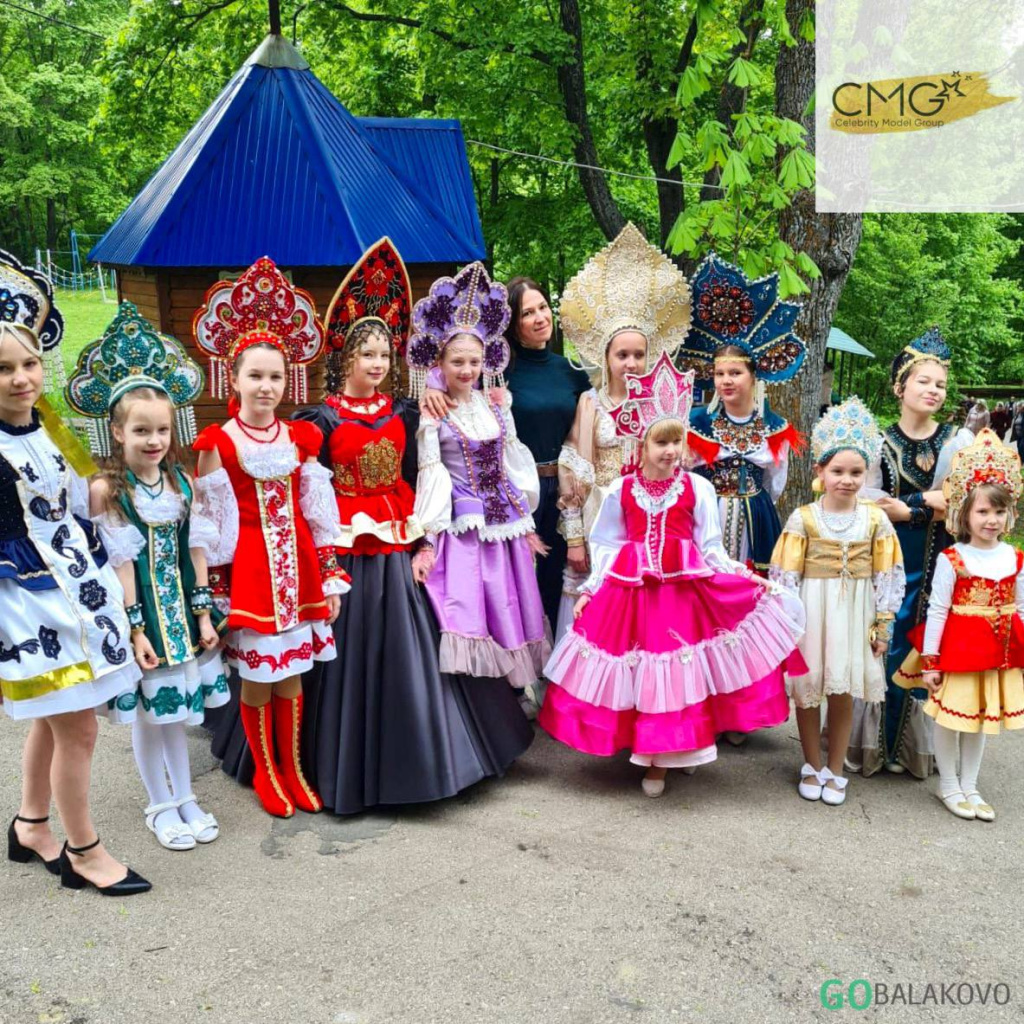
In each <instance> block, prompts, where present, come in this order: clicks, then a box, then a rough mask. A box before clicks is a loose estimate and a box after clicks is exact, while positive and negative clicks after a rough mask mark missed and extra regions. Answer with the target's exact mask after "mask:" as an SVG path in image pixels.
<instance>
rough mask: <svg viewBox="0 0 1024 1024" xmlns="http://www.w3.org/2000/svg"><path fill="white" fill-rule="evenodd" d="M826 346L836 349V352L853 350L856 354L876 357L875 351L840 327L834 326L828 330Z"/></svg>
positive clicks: (869, 357)
mask: <svg viewBox="0 0 1024 1024" xmlns="http://www.w3.org/2000/svg"><path fill="white" fill-rule="evenodd" d="M825 347H826V348H831V349H834V350H835V351H836V352H851V353H852V354H853V355H855V356H867V357H868V359H874V358H875V353H874V352H872V351H871V350H870V349H867V348H865V347H864V346H863V345H862V344H861V343H860V342H859V341H854V340H853V338H851V337H850V336H849V335H848V334H847V333H846V331H842V330H840V329H839V328H838V327H832V328H830V329H829V332H828V343H827V344H826V346H825Z"/></svg>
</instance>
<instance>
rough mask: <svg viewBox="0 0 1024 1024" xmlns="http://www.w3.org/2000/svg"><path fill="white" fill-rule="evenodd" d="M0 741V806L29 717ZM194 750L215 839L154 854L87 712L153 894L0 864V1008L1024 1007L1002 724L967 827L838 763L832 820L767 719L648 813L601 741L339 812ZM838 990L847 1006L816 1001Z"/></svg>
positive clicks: (706, 1010) (545, 1011)
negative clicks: (294, 805)
mask: <svg viewBox="0 0 1024 1024" xmlns="http://www.w3.org/2000/svg"><path fill="white" fill-rule="evenodd" d="M0 730H2V736H3V743H2V744H0V794H2V799H0V807H3V808H6V812H5V813H7V814H8V815H11V814H13V813H14V811H15V810H16V808H17V802H18V762H19V750H20V743H21V739H22V737H23V735H24V731H25V727H24V726H23V725H20V724H15V723H11V722H8V721H4V722H3V724H2V725H0ZM190 743H191V745H192V753H193V767H194V771H195V776H196V783H195V789H196V792H197V793H198V794H199V796H200V799H201V802H202V805H203V806H204V807H205V808H207V809H209V810H212V811H213V812H214V813H215V814H216V815H217V816H218V818H219V820H220V823H221V830H222V832H221V837H220V839H218V840H217V841H216V842H215V843H213V844H211V845H210V846H206V847H200V848H198V849H196V850H194V851H191V852H188V853H170V852H165V851H163V850H161V849H160V848H159V847H158V846H157V844H156V842H155V840H154V839H153V837H152V836H151V835H150V833H149V832H148V831H147V830H146V829H145V826H144V824H143V814H142V810H143V807H144V806H145V804H146V798H145V793H144V791H143V789H142V785H141V783H140V782H139V779H138V776H137V773H136V769H135V765H134V761H133V759H132V753H131V740H130V731H129V730H128V729H126V728H123V727H122V728H118V727H112V726H109V725H108V724H107V723H105V722H103V723H101V732H100V741H99V745H98V750H97V756H96V761H95V765H94V771H93V779H94V783H93V791H94V794H95V796H94V806H95V809H96V817H97V820H98V825H99V829H100V833H101V835H102V836H103V838H104V840H105V841H106V842H107V843H108V845H109V846H110V848H111V849H112V850H113V851H114V852H116V853H117V854H118V855H120V856H122V857H123V858H125V859H127V861H128V862H129V863H130V864H131V865H132V866H133V867H135V868H136V869H137V870H139V871H140V872H141V873H142V874H144V875H146V876H147V877H148V878H149V879H150V880H151V881H152V882H153V884H154V889H153V891H152V893H150V894H148V895H146V896H141V897H134V898H131V899H126V900H115V899H105V898H102V897H100V896H99V895H98V894H96V893H95V892H91V891H82V892H71V891H68V890H63V889H61V888H60V886H59V883H58V882H57V881H56V880H54V879H52V878H51V876H49V875H48V874H46V872H45V871H44V870H43V869H42V867H41V866H40V865H38V864H35V865H29V866H21V865H15V864H9V863H7V862H4V865H3V867H0V879H2V893H3V895H2V900H0V907H2V918H0V1021H2V1022H3V1024H23V1022H25V1024H122V1022H131V1024H136V1022H143V1021H145V1022H161V1024H162V1022H164V1021H167V1022H178V1024H190V1022H192V1021H197V1022H198V1021H201V1022H209V1024H236V1022H249V1021H253V1022H256V1021H259V1022H263V1021H270V1022H296V1024H307V1022H308V1024H379V1022H403V1024H405V1022H408V1024H433V1022H437V1024H441V1022H452V1024H476V1022H481V1024H483V1022H486V1024H526V1022H531V1024H533V1022H544V1024H549V1022H550V1024H562V1022H565V1024H597V1022H606V1021H607V1022H636V1024H646V1022H658V1024H661V1022H677V1021H678V1022H688V1021H693V1022H698V1021H707V1022H723V1024H726V1022H728V1024H733V1022H735V1021H746V1020H751V1021H765V1022H774V1021H786V1022H790V1021H798V1022H799V1021H842V1020H847V1021H848V1020H850V1019H854V1020H863V1019H865V1018H869V1015H871V1018H875V1019H880V1020H889V1021H898V1022H901V1024H902V1022H904V1021H914V1022H917V1021H921V1022H923V1021H933V1020H940V1021H945V1020H950V1021H953V1020H956V1021H971V1022H973V1021H989V1020H991V1021H1001V1020H1021V1019H1024V979H1022V978H1021V971H1020V965H1021V958H1020V952H1021V904H1022V899H1024V886H1022V884H1021V876H1022V865H1024V843H1022V837H1024V790H1022V788H1021V785H1020V779H1021V773H1020V771H1019V769H1018V764H1019V759H1020V756H1021V754H1022V752H1024V746H1022V743H1024V739H1022V737H1021V736H1019V735H1015V734H1013V733H1010V734H1003V735H1001V736H998V737H994V738H990V741H989V746H988V749H987V751H986V757H985V762H984V764H983V766H982V771H981V779H980V782H981V790H982V792H983V793H984V794H985V796H986V798H987V799H988V800H989V801H990V802H991V803H992V804H993V805H994V806H995V808H996V810H997V812H998V818H997V820H996V821H995V822H994V823H992V824H985V823H981V822H963V821H959V820H957V819H955V818H953V817H952V815H950V814H948V813H947V812H946V811H945V810H943V808H942V807H941V806H940V805H939V803H938V801H937V800H936V799H935V797H934V796H933V795H932V791H933V789H934V779H933V780H931V781H930V782H928V783H921V782H917V781H914V780H913V779H911V778H910V777H909V776H903V777H897V776H889V775H882V776H875V777H873V778H871V779H866V780H865V779H861V778H860V777H859V776H854V777H853V779H852V781H851V783H850V788H849V798H848V800H847V802H846V804H845V805H844V806H843V807H840V808H832V807H827V806H825V805H824V804H821V803H808V802H805V801H803V800H801V799H800V798H799V797H798V796H797V793H796V777H797V770H798V769H799V766H800V764H801V760H802V759H801V757H800V749H799V744H798V742H797V738H796V730H795V724H794V722H793V721H792V720H791V721H790V722H789V723H788V724H786V725H785V726H782V727H780V728H778V729H774V730H770V731H766V732H763V733H759V734H757V735H756V736H754V737H753V738H752V739H751V740H750V741H749V742H748V744H747V745H746V746H744V747H742V748H740V749H733V748H731V747H728V746H727V745H725V744H723V749H722V751H721V753H720V756H719V759H718V761H717V762H716V763H714V764H713V765H709V766H707V767H704V768H700V769H699V770H698V771H697V774H696V775H694V776H692V777H687V776H684V775H682V774H681V773H678V772H672V773H670V775H669V782H668V788H667V791H666V793H665V795H664V796H663V797H662V798H661V799H657V800H651V799H648V798H646V797H644V796H643V795H642V794H641V792H640V788H639V780H640V774H641V770H640V769H638V768H636V767H635V766H632V765H630V764H629V763H628V761H627V760H626V758H625V757H622V758H617V759H614V760H598V759H594V758H587V757H584V756H583V755H579V754H576V753H574V752H573V751H570V750H568V749H566V748H563V747H561V746H559V745H558V744H556V743H555V742H554V741H552V740H550V739H549V738H548V737H546V736H545V735H544V734H543V733H538V736H537V739H536V741H535V743H534V745H533V747H532V748H531V749H530V750H529V751H528V752H527V754H526V755H525V756H524V757H523V758H522V759H521V761H520V762H519V763H518V764H516V765H515V766H514V767H513V768H512V770H511V771H510V772H509V774H508V775H507V776H506V777H505V778H504V779H501V780H491V781H487V782H484V783H481V784H480V785H478V786H476V787H474V788H473V789H472V790H470V791H468V792H466V793H464V794H462V795H460V796H459V797H456V798H455V799H452V800H450V801H448V802H446V803H442V804H431V805H424V806H419V807H408V808H395V809H391V810H389V811H388V812H385V813H378V814H365V815H361V816H359V817H355V818H348V819H341V818H336V817H333V816H330V815H326V814H321V815H313V816H310V815H304V814H301V813H300V814H297V815H296V817H295V818H293V819H290V820H287V821H281V820H275V819H272V818H269V817H268V816H266V815H265V814H264V813H263V812H262V810H261V809H260V808H259V806H258V804H257V802H256V798H255V796H254V795H253V793H252V792H251V791H250V790H246V789H242V788H241V787H239V786H238V785H237V784H236V783H235V782H234V781H233V780H231V779H229V778H228V777H227V776H225V775H223V774H222V773H221V772H220V770H219V768H218V767H217V765H216V763H215V762H214V761H213V759H212V758H211V756H210V754H209V751H208V743H207V740H206V734H205V733H204V732H203V730H201V729H194V730H191V731H190ZM5 823H6V819H5ZM833 979H834V980H833ZM830 981H832V983H831V984H828V983H829V982H830ZM854 982H858V984H855V985H853V987H852V989H851V988H850V986H851V983H854ZM865 983H867V984H868V985H870V986H871V992H870V996H869V995H868V989H867V987H866V986H865ZM929 984H931V985H932V986H933V988H932V989H931V990H929V989H928V988H926V986H928V985H929ZM997 985H1002V986H1004V987H1002V988H998V989H997V988H996V987H995V986H997ZM943 986H945V987H944V988H943ZM957 986H959V987H957ZM986 986H987V987H986ZM929 991H930V992H931V995H930V996H929ZM837 992H838V993H839V996H841V997H842V998H843V1000H844V1002H845V1003H846V1004H847V1005H843V1006H840V1007H837V1008H835V1009H832V1008H828V1007H826V1006H825V1005H823V1002H831V1003H835V1001H836V999H837V996H836V994H835V993H837ZM851 996H852V999H853V1002H854V1003H856V1004H858V1005H866V1001H867V1000H870V1003H869V1004H868V1005H867V1012H864V1011H862V1010H858V1009H856V1008H851V1007H850V1006H849V1005H848V1002H849V999H850V997H851ZM968 997H969V998H970V1002H969V1003H968V1002H967V999H968ZM982 999H984V1000H985V1003H984V1005H982V1002H981V1001H982ZM882 1000H885V1001H884V1002H883V1001H882ZM922 1000H923V1003H922ZM943 1000H944V1001H945V1002H944V1003H943ZM951 1000H953V1001H954V1002H953V1003H951ZM954 1003H955V1005H954ZM875 1015H877V1017H875ZM871 1018H869V1019H871Z"/></svg>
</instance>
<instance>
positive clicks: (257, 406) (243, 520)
mask: <svg viewBox="0 0 1024 1024" xmlns="http://www.w3.org/2000/svg"><path fill="white" fill-rule="evenodd" d="M192 329H193V333H194V335H195V338H196V342H197V344H198V345H199V347H200V348H201V349H203V350H205V351H206V352H209V353H210V356H211V359H210V362H211V374H210V379H211V389H212V391H213V394H214V396H215V397H221V398H223V397H224V396H225V391H226V385H227V384H228V383H229V382H230V385H231V388H232V390H233V391H234V393H235V398H234V400H233V401H232V403H231V404H230V405H229V411H231V412H232V413H233V415H232V418H231V419H230V420H229V421H228V422H227V423H226V424H225V425H224V426H223V427H221V426H212V427H207V428H206V429H205V430H204V431H203V432H202V433H201V434H200V435H199V437H198V438H197V439H196V442H195V445H194V447H195V449H196V450H197V451H198V452H199V453H200V455H199V465H198V473H197V479H196V499H197V503H196V514H199V515H203V516H206V517H207V518H209V519H210V520H212V521H213V523H214V524H215V525H216V527H217V533H218V535H219V542H218V543H217V544H216V545H215V550H208V551H207V561H208V562H209V564H210V566H211V567H214V566H216V567H220V571H218V570H216V569H213V568H211V571H210V582H211V585H213V586H214V587H215V589H220V591H221V592H222V593H224V592H226V593H227V594H228V595H229V604H230V614H229V616H228V630H229V632H228V634H227V639H226V644H225V652H224V653H225V656H226V658H227V661H228V663H229V664H230V665H231V666H232V667H234V668H236V669H237V670H238V674H239V676H240V677H241V679H242V689H241V717H242V723H243V726H244V729H245V735H246V738H247V740H248V744H249V749H250V751H251V752H252V755H253V759H254V761H255V776H254V780H253V785H254V787H255V789H256V793H257V795H258V796H259V798H260V800H261V802H262V803H263V807H264V809H265V810H266V811H267V812H268V813H269V814H273V815H276V816H278V817H285V818H287V817H290V816H291V815H292V814H294V813H295V808H296V807H299V808H300V809H301V810H304V811H310V812H313V811H319V810H321V809H322V806H323V805H322V803H321V801H320V797H319V796H318V795H317V793H316V792H315V791H314V789H313V787H312V786H310V784H309V783H308V782H307V780H306V777H305V775H304V773H303V771H302V765H301V763H300V759H299V744H300V735H301V725H302V680H301V676H302V673H303V672H308V671H309V670H310V669H311V668H312V667H313V663H314V662H315V661H330V660H332V659H333V658H334V657H335V654H336V651H335V645H334V636H333V633H332V632H331V629H330V626H331V624H332V623H333V622H334V620H335V619H336V618H337V615H338V610H339V607H340V599H339V595H340V594H342V593H344V592H345V590H346V589H347V587H348V583H347V577H346V576H345V574H344V573H343V572H342V571H341V570H340V569H339V568H338V566H337V561H336V558H335V549H334V542H335V540H336V538H337V536H338V533H339V530H340V525H339V522H338V510H337V505H336V504H335V501H334V495H333V492H332V490H331V483H330V473H329V472H328V471H327V470H326V469H325V468H324V467H323V466H321V465H320V464H319V463H318V462H317V456H318V455H319V453H320V447H321V444H322V442H323V435H322V434H321V433H320V431H319V429H318V428H317V427H315V426H314V425H313V424H311V423H286V422H284V421H282V420H279V419H278V418H277V415H276V410H277V406H278V405H279V404H280V402H281V399H282V398H283V397H284V392H285V386H286V382H287V381H288V378H289V374H290V377H291V385H292V393H293V396H294V397H295V398H296V400H298V401H302V400H304V399H305V397H306V386H305V384H306V382H305V368H306V366H307V365H308V364H310V363H311V362H313V361H314V360H315V359H317V358H318V357H319V356H320V355H321V354H322V352H323V348H324V328H323V325H322V324H321V323H320V321H319V320H318V319H317V317H316V311H315V309H314V306H313V300H312V297H311V296H310V295H308V294H307V293H306V292H304V291H303V290H302V289H299V288H293V287H292V286H291V284H289V282H288V281H287V279H286V278H285V277H284V275H283V274H282V273H281V272H280V271H279V270H278V269H277V267H275V266H274V264H273V262H272V261H271V260H269V259H267V258H266V257H264V258H262V259H260V260H257V261H256V263H254V264H253V265H252V266H251V267H250V268H249V269H248V270H247V271H246V272H245V273H244V274H243V275H242V276H241V277H240V278H239V279H238V280H237V281H220V282H218V283H217V284H215V285H214V286H213V287H212V288H210V290H209V291H208V292H207V293H206V302H205V304H204V305H203V306H202V307H201V308H200V309H199V310H198V311H197V312H196V315H195V318H194V320H193V325H192ZM228 367H230V379H229V378H228V373H227V370H228ZM229 565H230V573H228V570H227V568H226V567H227V566H229ZM275 739H276V751H275Z"/></svg>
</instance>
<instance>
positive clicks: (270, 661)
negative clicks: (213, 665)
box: [224, 622, 337, 683]
mask: <svg viewBox="0 0 1024 1024" xmlns="http://www.w3.org/2000/svg"><path fill="white" fill-rule="evenodd" d="M335 657H337V648H336V645H335V641H334V632H333V630H332V629H331V627H330V626H328V625H327V623H326V622H312V623H304V624H303V625H301V626H296V627H295V628H294V629H289V630H287V631H286V632H284V633H271V634H264V633H257V632H256V631H255V630H252V629H233V630H231V631H230V632H229V633H228V635H227V638H226V640H225V642H224V658H225V660H226V661H227V663H228V664H229V665H230V666H231V667H232V668H234V669H237V670H238V674H239V676H241V678H242V679H250V680H252V681H253V682H255V683H277V682H280V681H281V680H282V679H289V678H290V677H291V676H297V675H301V674H302V673H304V672H309V671H310V670H311V669H312V668H313V663H314V662H317V661H333V660H334V659H335Z"/></svg>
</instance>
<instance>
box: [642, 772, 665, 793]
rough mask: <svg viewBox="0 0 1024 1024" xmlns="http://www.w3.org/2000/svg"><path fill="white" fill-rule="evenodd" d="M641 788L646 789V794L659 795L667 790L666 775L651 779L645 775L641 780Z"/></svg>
mask: <svg viewBox="0 0 1024 1024" xmlns="http://www.w3.org/2000/svg"><path fill="white" fill-rule="evenodd" d="M640 788H641V789H642V790H643V791H644V796H649V797H659V796H661V794H662V793H664V792H665V776H664V775H663V776H662V777H661V778H660V779H649V778H647V776H646V775H645V776H644V777H643V778H642V779H641V780H640Z"/></svg>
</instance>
